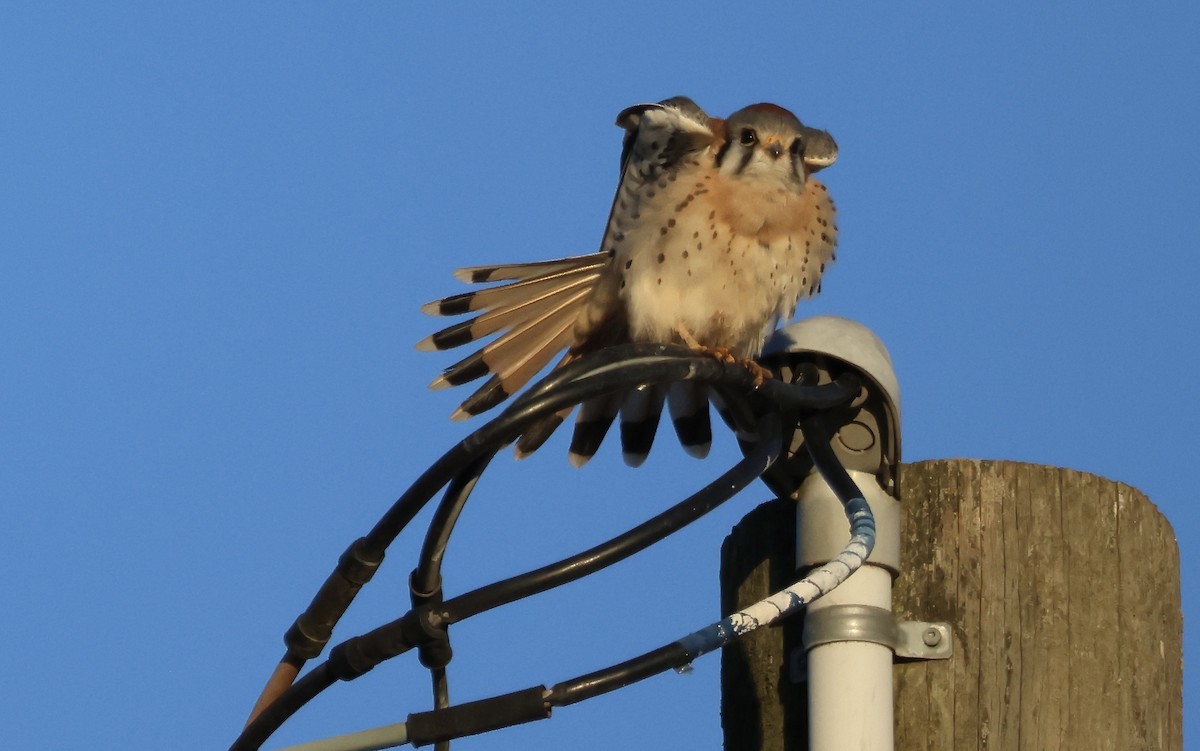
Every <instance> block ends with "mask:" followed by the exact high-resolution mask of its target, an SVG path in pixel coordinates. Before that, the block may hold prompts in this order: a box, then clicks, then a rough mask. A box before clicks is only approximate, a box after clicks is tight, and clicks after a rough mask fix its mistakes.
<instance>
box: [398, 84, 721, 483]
mask: <svg viewBox="0 0 1200 751" xmlns="http://www.w3.org/2000/svg"><path fill="white" fill-rule="evenodd" d="M617 124H618V125H620V126H621V127H623V128H624V129H625V131H626V134H625V139H624V144H623V148H622V151H621V180H620V183H619V185H618V187H617V191H616V195H615V197H614V199H613V207H612V211H611V212H610V215H609V221H608V225H607V227H606V230H605V236H604V242H603V244H602V245H601V251H600V252H599V253H595V254H590V255H586V256H576V257H573V258H563V259H557V260H552V261H541V262H535V263H512V264H501V265H492V266H475V267H471V268H467V269H460V270H459V271H458V272H456V276H457V277H458V278H459V279H461V280H463V281H467V282H471V283H479V284H485V283H489V282H495V281H504V282H505V283H504V284H500V285H495V286H490V287H487V288H485V289H482V290H478V291H475V292H467V293H463V294H458V295H453V296H451V297H447V298H443V299H441V300H436V301H434V302H431V303H428V304H427V305H425V306H423V307H422V310H423V311H425V312H426V313H429V314H432V315H459V314H464V313H468V312H470V313H473V314H475V317H473V318H471V319H469V320H467V321H463V322H461V323H457V324H455V325H453V326H450V327H448V328H445V329H443V330H441V331H439V332H437V333H435V334H433V335H431V336H429V337H427V338H426V339H424V340H422V341H421V342H420V343H419V344H418V348H419V349H423V350H443V349H450V348H453V347H459V346H462V345H465V344H469V343H472V342H475V341H477V340H479V339H481V338H483V337H487V336H490V335H493V334H495V335H496V337H495V338H494V339H493V340H492V341H490V342H489V343H487V344H486V345H484V346H483V347H481V348H480V349H479V350H477V351H476V352H474V353H473V354H471V355H470V356H468V357H466V358H465V359H463V360H461V361H460V362H458V363H456V364H454V365H451V366H450V367H448V368H446V369H445V371H443V373H442V374H441V375H440V376H439V377H438V378H437V379H435V380H434V382H433V384H431V385H432V386H433V387H434V388H444V387H446V386H457V385H459V384H462V383H467V382H470V381H473V380H476V379H478V378H481V377H483V376H486V375H490V376H491V377H490V378H489V379H488V380H487V381H486V382H485V383H484V384H483V386H482V387H480V388H479V389H478V390H477V391H476V392H475V393H474V394H472V395H471V396H470V397H468V398H467V399H466V400H465V401H464V402H463V404H462V405H461V406H460V407H459V408H458V410H456V412H455V417H456V418H462V417H467V416H470V415H474V414H478V413H480V412H483V411H484V410H487V409H490V408H491V407H494V406H496V405H497V404H500V403H501V402H503V401H504V400H505V399H507V398H508V397H509V396H511V395H513V394H515V393H516V392H517V391H518V390H519V389H521V388H522V387H524V386H525V385H526V384H527V383H528V382H529V380H530V379H531V378H533V377H534V376H535V375H536V374H537V373H538V372H540V371H541V370H542V369H543V368H544V367H545V366H546V365H548V364H549V363H550V361H551V360H552V359H554V358H555V357H556V356H558V355H559V354H560V353H561V352H562V351H563V350H564V349H567V350H569V352H568V355H567V357H566V358H564V359H563V362H566V361H569V360H570V359H571V358H572V357H573V353H575V352H579V351H583V350H587V349H592V348H595V347H599V346H604V345H607V344H611V343H614V342H616V341H621V340H622V338H623V337H624V335H625V333H624V322H623V311H622V309H621V304H620V301H619V299H618V296H617V287H616V283H615V281H614V277H615V275H614V274H612V273H609V269H610V267H611V265H612V263H613V258H614V256H615V253H614V252H611V251H610V250H609V249H610V248H612V247H613V245H612V242H613V239H614V235H616V234H617V233H619V232H620V230H619V229H617V217H618V216H619V215H620V216H628V215H629V212H631V211H632V212H634V213H635V214H636V212H637V211H638V210H639V208H640V207H641V206H642V205H643V203H644V201H645V199H646V198H647V195H648V194H647V192H648V191H653V190H654V185H655V184H657V182H658V181H659V180H661V179H662V178H663V177H664V176H666V175H667V174H668V173H670V172H671V171H672V170H675V169H676V168H677V167H678V166H679V165H680V164H681V163H682V162H683V161H684V160H685V159H687V158H688V157H689V156H692V155H695V154H696V153H698V152H700V151H703V150H704V149H705V148H707V146H708V145H709V144H710V143H712V141H713V139H714V134H713V129H712V127H711V120H710V119H709V117H708V116H707V115H706V114H705V113H704V111H703V110H701V109H700V107H698V106H697V105H696V103H695V102H693V101H692V100H690V99H688V98H686V97H675V98H672V99H667V100H664V101H662V102H659V103H657V104H641V105H637V106H634V107H629V108H627V109H625V110H623V111H622V112H621V113H620V114H619V115H618V116H617ZM649 195H650V196H652V195H653V193H652V192H650V193H649ZM651 401H652V402H653V401H655V400H651ZM658 402H659V403H660V404H661V400H658ZM618 403H619V402H616V401H613V400H609V402H608V404H607V405H604V408H602V409H598V408H597V405H591V407H588V408H585V409H584V410H581V415H587V416H588V417H589V418H590V417H592V416H593V415H596V414H599V415H600V416H601V419H607V422H606V423H605V425H604V430H602V431H600V432H599V437H603V433H604V432H605V430H607V427H608V424H609V423H611V422H612V420H613V418H614V416H615V414H616V412H617V405H618ZM563 417H565V415H560V416H558V419H557V420H555V421H552V422H548V423H547V424H546V425H543V426H535V428H534V429H531V431H530V432H528V433H527V434H526V435H525V436H524V437H522V439H521V442H520V443H519V444H518V452H519V453H522V454H525V453H529V452H531V451H533V450H534V449H536V448H537V447H538V446H540V445H541V443H542V442H544V441H545V439H546V438H548V437H549V435H550V433H551V432H552V431H553V429H554V427H556V426H557V425H558V424H559V423H560V422H561V420H562V418H563ZM581 425H582V423H581ZM595 427H596V426H595V425H594V424H592V425H591V431H590V432H589V433H588V435H591V436H595V435H596V430H595ZM585 432H586V431H585ZM578 435H579V430H577V436H578ZM585 443H589V444H591V443H594V445H592V446H589V447H584V450H583V451H581V452H576V451H575V448H576V447H575V446H574V445H573V446H572V453H573V454H576V453H578V454H579V455H580V456H582V457H584V461H586V458H587V457H590V456H591V455H592V453H594V451H595V448H596V447H597V446H598V445H599V438H594V439H591V440H588V441H585ZM647 448H648V446H647Z"/></svg>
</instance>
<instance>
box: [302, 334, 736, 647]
mask: <svg viewBox="0 0 1200 751" xmlns="http://www.w3.org/2000/svg"><path fill="white" fill-rule="evenodd" d="M561 370H562V371H563V373H558V372H555V373H552V374H551V375H550V376H548V377H547V378H546V379H544V380H543V381H542V382H540V383H539V384H537V385H535V386H533V387H532V388H531V389H530V392H529V393H528V394H526V395H523V396H521V397H519V398H518V399H517V400H516V401H515V402H514V403H513V404H512V405H510V406H509V407H508V409H506V410H505V411H504V412H502V413H501V414H500V415H499V416H498V417H497V418H495V419H494V420H492V421H491V422H489V423H486V424H485V425H483V426H482V427H480V428H479V429H477V430H476V431H475V432H473V433H471V434H470V435H468V436H467V437H466V438H464V439H463V440H462V441H460V442H459V443H458V444H456V445H455V446H454V447H452V448H451V449H450V450H449V451H447V452H446V453H445V454H443V455H442V456H441V457H439V458H438V459H437V460H436V461H434V463H433V464H431V465H430V466H429V467H428V468H427V469H426V470H425V471H424V472H422V473H421V475H420V476H419V477H418V478H417V479H416V481H414V482H413V484H412V485H410V486H409V488H408V489H407V490H406V491H405V492H404V494H403V495H401V496H400V498H398V499H397V500H396V501H395V503H393V504H392V505H391V506H390V507H389V508H388V509H387V511H386V512H384V514H383V515H382V516H381V517H380V519H379V521H378V522H376V524H375V526H374V527H372V529H371V531H370V532H368V533H367V534H366V535H365V536H363V537H361V538H359V539H358V540H356V541H355V542H354V543H352V544H351V546H350V547H349V548H348V549H347V550H346V552H345V553H343V555H342V556H341V558H340V559H339V561H338V565H337V567H336V568H335V569H334V571H333V572H332V573H331V574H330V575H329V576H328V577H327V578H326V580H325V582H324V583H323V584H322V585H321V587H320V589H319V590H318V591H317V594H316V595H315V596H314V597H313V599H312V601H311V602H310V603H309V605H308V607H307V608H306V609H305V611H304V612H303V613H301V614H300V615H299V616H298V617H297V618H296V620H295V622H293V624H292V626H291V628H289V629H288V631H287V633H286V635H285V636H284V642H285V644H286V645H287V648H288V651H287V654H285V656H284V658H283V660H282V661H281V662H282V663H292V664H297V665H301V666H302V665H303V664H304V662H305V661H306V660H309V659H311V658H313V657H316V656H317V655H319V654H320V653H321V652H322V651H323V650H324V648H325V645H326V644H327V643H328V641H329V638H330V636H331V635H332V633H333V628H334V626H335V625H336V624H337V622H338V621H339V620H340V619H341V617H342V615H343V614H345V612H346V610H347V608H349V606H350V603H351V602H352V601H353V600H354V598H355V597H356V596H357V595H358V591H359V590H360V589H361V588H362V587H363V586H364V585H365V584H366V583H367V582H368V581H370V579H371V578H372V576H373V575H374V573H375V571H376V570H377V569H378V567H379V566H380V564H381V563H382V562H383V557H384V553H385V552H386V550H387V548H388V546H390V545H391V543H392V542H393V541H394V540H395V539H396V537H397V536H399V534H400V532H401V531H402V530H403V529H404V528H405V527H406V526H407V525H408V524H409V522H411V521H412V520H413V518H415V517H416V515H417V514H418V513H420V512H421V510H422V509H423V508H424V507H425V505H426V504H427V503H428V502H429V501H430V499H432V497H433V495H434V494H435V493H437V492H438V490H440V489H441V488H442V487H444V486H445V485H446V484H447V483H448V482H451V481H452V480H453V479H454V477H455V476H456V475H458V474H459V473H460V472H463V471H464V469H463V468H464V467H469V466H470V465H471V463H472V462H474V461H475V460H476V459H477V458H479V456H481V455H482V454H484V453H487V452H494V451H496V450H498V449H499V448H500V447H501V446H504V445H506V444H508V443H511V442H512V441H513V440H515V439H516V438H517V437H518V436H520V435H521V432H522V431H523V430H524V429H525V428H526V427H528V425H529V424H530V423H531V422H533V421H534V420H537V419H540V418H541V417H543V416H546V415H549V414H551V413H553V412H557V411H558V410H560V409H563V408H565V407H567V406H571V405H574V404H577V403H578V402H580V401H583V400H584V399H587V398H588V397H590V396H594V395H596V394H600V393H603V392H605V391H608V390H615V389H618V388H631V387H634V386H637V385H640V384H642V383H660V382H667V381H675V380H692V379H697V380H709V381H712V380H717V379H721V378H722V377H724V378H726V379H729V380H730V381H732V382H741V384H742V385H744V386H748V385H749V383H750V382H751V376H750V375H749V374H748V373H747V372H746V370H745V369H744V368H740V367H737V366H733V365H726V364H724V363H718V362H717V361H716V360H714V359H713V358H710V357H704V356H697V355H696V354H695V353H694V352H690V351H689V350H686V349H683V348H680V347H674V346H669V345H645V344H635V345H622V346H619V347H613V348H610V349H606V350H601V351H599V352H596V353H593V354H592V355H589V356H588V357H586V358H583V359H581V360H579V361H577V362H575V363H571V364H570V365H567V366H566V367H564V368H562V369H561ZM571 377H577V380H574V381H567V380H566V379H567V378H571ZM547 381H549V384H550V385H549V386H547V385H546V383H547Z"/></svg>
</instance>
